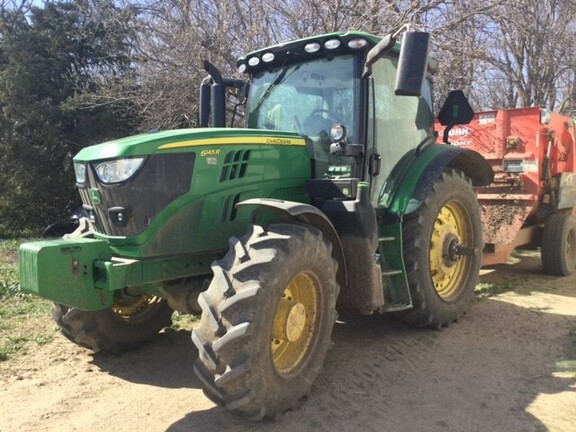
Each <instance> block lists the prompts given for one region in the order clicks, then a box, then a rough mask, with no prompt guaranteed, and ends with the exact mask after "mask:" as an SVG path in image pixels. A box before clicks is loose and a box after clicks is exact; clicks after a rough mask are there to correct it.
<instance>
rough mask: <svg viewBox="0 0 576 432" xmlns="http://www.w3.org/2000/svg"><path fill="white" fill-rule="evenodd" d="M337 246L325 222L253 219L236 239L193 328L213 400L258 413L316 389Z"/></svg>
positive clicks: (332, 316)
mask: <svg viewBox="0 0 576 432" xmlns="http://www.w3.org/2000/svg"><path fill="white" fill-rule="evenodd" d="M331 250H332V245H331V244H330V243H329V242H328V241H327V240H326V239H324V238H323V236H322V234H321V232H320V231H319V230H317V229H315V228H313V227H309V226H303V225H293V224H277V225H271V226H270V227H268V228H267V229H264V228H262V227H260V226H252V227H251V229H250V231H249V232H248V233H247V234H246V235H245V236H243V237H240V238H232V239H231V240H230V251H229V252H228V253H227V255H226V256H225V257H224V258H223V259H221V260H219V261H217V262H215V263H214V264H213V270H214V278H213V280H212V283H211V284H210V287H209V288H208V290H207V291H206V292H204V293H202V294H200V298H199V303H200V306H201V307H202V311H203V312H202V318H201V320H200V323H199V325H198V326H197V327H196V328H195V329H194V331H193V333H192V340H193V341H194V344H195V345H196V347H197V348H198V352H199V358H198V360H197V362H196V364H195V366H194V371H195V373H196V375H197V376H198V378H199V379H200V380H201V381H202V383H203V385H204V392H205V394H206V395H207V396H208V397H209V398H210V399H211V400H212V401H214V402H215V403H217V404H219V405H222V406H224V407H226V408H227V409H230V410H232V411H236V412H240V413H242V414H244V415H246V416H248V417H250V418H252V419H257V420H258V419H261V418H263V417H276V416H277V415H278V414H280V413H282V412H283V411H285V410H287V409H290V408H293V407H295V406H296V404H297V403H298V401H299V400H300V399H301V398H302V397H304V396H306V395H307V394H308V393H309V392H310V390H311V387H312V384H313V382H314V380H315V379H316V377H317V376H318V374H319V373H320V370H321V367H322V363H323V361H324V357H325V355H326V352H327V350H328V348H329V346H330V336H331V332H332V327H333V325H334V322H335V320H336V297H337V296H338V291H339V288H338V284H337V283H336V270H337V264H336V261H335V260H334V259H333V257H332V255H331Z"/></svg>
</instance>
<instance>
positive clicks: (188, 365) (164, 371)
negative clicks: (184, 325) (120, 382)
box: [91, 328, 201, 389]
mask: <svg viewBox="0 0 576 432" xmlns="http://www.w3.org/2000/svg"><path fill="white" fill-rule="evenodd" d="M197 357H198V350H197V349H196V347H195V346H194V344H193V343H192V340H191V337H190V331H188V330H175V329H172V328H166V329H164V330H163V331H162V332H161V333H160V334H159V335H158V337H157V338H155V339H154V340H152V341H150V342H148V343H146V344H143V345H141V346H140V347H138V348H136V349H134V350H130V351H127V352H124V353H122V354H120V355H113V354H109V353H96V354H93V355H92V361H91V363H92V364H94V365H95V366H97V367H98V368H99V369H100V370H101V371H103V372H106V373H108V374H110V375H114V376H117V377H119V378H122V379H124V380H126V381H129V382H133V383H138V384H147V385H152V386H157V387H166V388H195V389H199V388H201V386H200V382H199V381H198V380H197V379H196V376H195V375H194V372H193V370H192V366H193V364H194V361H195V360H196V358H197Z"/></svg>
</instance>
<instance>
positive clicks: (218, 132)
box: [74, 128, 306, 162]
mask: <svg viewBox="0 0 576 432" xmlns="http://www.w3.org/2000/svg"><path fill="white" fill-rule="evenodd" d="M227 144H230V145H255V144H256V145H258V144H261V145H268V146H270V145H280V146H305V145H306V143H305V140H304V138H303V137H302V136H300V135H298V134H296V133H292V132H277V131H269V130H257V129H234V128H199V129H179V130H170V131H162V132H152V133H145V134H140V135H135V136H131V137H127V138H121V139H117V140H114V141H108V142H106V143H103V144H98V145H94V146H91V147H87V148H85V149H83V150H81V151H80V152H79V153H78V154H77V155H76V156H75V157H74V161H75V162H88V161H96V160H108V159H117V158H126V157H137V156H147V155H151V154H154V153H157V152H171V151H178V149H185V148H190V147H199V146H208V147H211V146H222V145H227Z"/></svg>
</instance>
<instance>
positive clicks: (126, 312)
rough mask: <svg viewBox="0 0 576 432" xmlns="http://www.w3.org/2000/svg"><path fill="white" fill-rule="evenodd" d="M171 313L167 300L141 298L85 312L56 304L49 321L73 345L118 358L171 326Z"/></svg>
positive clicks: (146, 296)
mask: <svg viewBox="0 0 576 432" xmlns="http://www.w3.org/2000/svg"><path fill="white" fill-rule="evenodd" d="M172 312H173V311H172V309H170V307H169V306H168V303H167V302H166V300H163V299H161V298H159V297H155V296H151V295H148V294H143V295H141V296H138V297H135V298H134V300H132V301H131V303H130V304H127V302H126V301H123V302H122V303H121V304H120V303H115V304H114V305H113V306H112V307H111V308H108V309H104V310H101V311H95V312H88V311H83V310H80V309H76V308H69V307H67V306H64V305H61V304H57V303H55V304H54V306H53V307H52V319H53V320H54V321H56V323H57V324H58V326H59V327H60V330H61V331H62V334H64V336H66V337H67V338H68V339H70V340H71V341H72V342H74V343H76V344H78V345H81V346H83V347H86V348H89V349H91V350H92V351H94V352H99V351H107V352H111V353H114V354H118V353H120V352H122V351H125V350H127V349H132V348H135V347H137V346H138V345H141V344H142V343H143V342H146V341H148V340H150V339H153V338H154V337H155V336H156V335H157V334H158V333H159V332H160V330H162V329H163V328H164V327H169V326H170V325H171V324H172Z"/></svg>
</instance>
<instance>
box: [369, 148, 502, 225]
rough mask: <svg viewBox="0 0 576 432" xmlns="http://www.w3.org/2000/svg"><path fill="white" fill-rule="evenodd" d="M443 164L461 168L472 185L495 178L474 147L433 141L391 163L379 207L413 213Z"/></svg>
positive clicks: (427, 192) (425, 195)
mask: <svg viewBox="0 0 576 432" xmlns="http://www.w3.org/2000/svg"><path fill="white" fill-rule="evenodd" d="M446 168H455V169H458V170H461V171H462V172H464V174H466V176H468V177H469V178H470V179H471V181H472V184H473V185H474V186H485V185H488V184H490V183H491V182H492V180H493V179H494V172H493V171H492V168H491V167H490V164H489V163H488V162H487V161H486V159H484V157H482V155H481V154H480V153H478V152H476V151H474V150H469V149H463V148H461V147H454V146H452V145H448V144H434V145H431V146H428V147H426V148H425V149H424V150H423V151H421V152H417V151H416V150H412V151H410V152H408V153H407V154H406V155H405V156H404V157H403V158H402V159H401V160H400V161H399V162H398V163H397V164H396V166H395V167H394V169H393V170H392V172H391V173H390V176H389V177H388V179H387V181H386V184H385V186H384V189H383V190H382V193H381V194H380V197H379V199H378V207H381V208H382V207H383V208H386V209H388V211H389V212H391V213H393V214H397V215H402V214H407V213H412V212H413V211H415V210H416V209H418V208H419V207H420V205H421V204H422V202H423V201H424V200H425V199H426V197H427V196H428V194H429V193H430V190H431V189H432V186H433V185H434V182H435V180H436V179H437V178H438V177H440V176H441V175H442V172H443V171H444V170H445V169H446Z"/></svg>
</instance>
